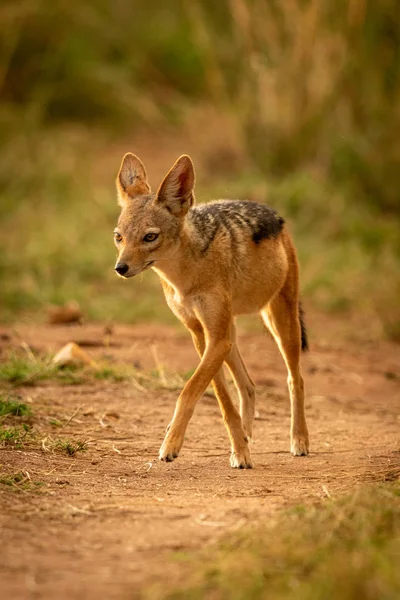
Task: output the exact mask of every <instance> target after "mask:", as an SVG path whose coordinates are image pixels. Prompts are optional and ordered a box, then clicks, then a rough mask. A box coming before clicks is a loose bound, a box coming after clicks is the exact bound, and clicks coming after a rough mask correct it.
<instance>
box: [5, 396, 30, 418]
mask: <svg viewBox="0 0 400 600" xmlns="http://www.w3.org/2000/svg"><path fill="white" fill-rule="evenodd" d="M31 414H32V410H31V409H30V407H29V406H28V405H27V404H24V403H23V402H20V400H19V399H15V398H14V397H13V396H9V395H7V396H6V395H4V394H0V417H6V416H9V415H13V416H15V417H29V416H31Z"/></svg>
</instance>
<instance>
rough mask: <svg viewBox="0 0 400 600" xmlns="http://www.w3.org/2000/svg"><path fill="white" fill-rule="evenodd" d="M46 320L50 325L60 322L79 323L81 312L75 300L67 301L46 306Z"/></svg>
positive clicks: (81, 319) (81, 317) (81, 318)
mask: <svg viewBox="0 0 400 600" xmlns="http://www.w3.org/2000/svg"><path fill="white" fill-rule="evenodd" d="M47 314H48V321H49V323H51V324H52V325H56V324H60V323H81V322H82V321H83V314H82V311H81V309H80V307H79V304H78V303H77V302H75V301H72V302H67V304H64V305H63V306H49V307H48V308H47Z"/></svg>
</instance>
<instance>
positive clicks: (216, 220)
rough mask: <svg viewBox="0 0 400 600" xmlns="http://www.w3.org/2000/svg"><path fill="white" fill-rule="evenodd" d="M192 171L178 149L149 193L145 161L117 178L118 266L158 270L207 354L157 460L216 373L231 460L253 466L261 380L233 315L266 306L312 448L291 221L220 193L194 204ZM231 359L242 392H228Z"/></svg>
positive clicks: (298, 424) (299, 444)
mask: <svg viewBox="0 0 400 600" xmlns="http://www.w3.org/2000/svg"><path fill="white" fill-rule="evenodd" d="M194 185H195V172H194V167H193V163H192V161H191V159H190V157H189V156H186V155H184V156H181V157H180V158H179V159H178V160H177V161H176V163H175V164H174V165H173V167H172V168H171V170H170V171H169V172H168V173H167V175H166V176H165V178H164V180H163V181H162V183H161V185H160V187H159V189H158V191H157V193H151V190H150V185H149V183H148V180H147V174H146V170H145V167H144V165H143V163H142V162H141V161H140V160H139V158H137V156H135V155H134V154H131V153H128V154H126V155H125V156H124V158H123V161H122V165H121V168H120V171H119V173H118V177H117V191H118V199H119V204H120V206H121V208H122V210H121V214H120V217H119V220H118V225H117V227H116V229H115V231H114V240H115V244H116V246H117V249H118V259H117V264H116V266H115V270H116V272H117V273H118V274H119V275H120V276H122V277H133V276H134V275H137V274H138V273H141V272H142V271H145V270H146V269H149V268H152V269H154V271H156V273H157V274H158V275H159V277H160V278H161V283H162V287H163V289H164V293H165V298H166V300H167V303H168V305H169V307H170V309H171V310H172V312H173V313H174V314H175V315H176V316H177V317H178V319H180V320H181V321H182V323H183V324H184V325H185V326H186V327H187V329H188V330H189V331H190V333H191V335H192V338H193V342H194V344H195V347H196V349H197V351H198V353H199V356H200V363H199V366H198V367H197V369H196V371H195V373H194V374H193V375H192V377H191V378H190V379H189V381H188V382H187V383H186V385H185V386H184V388H183V390H182V392H181V394H180V396H179V398H178V401H177V403H176V407H175V412H174V415H173V418H172V421H171V423H170V425H169V427H168V429H167V433H166V436H165V439H164V442H163V444H162V446H161V449H160V454H159V458H160V459H161V460H165V461H172V460H174V458H176V457H177V456H178V454H179V451H180V450H181V447H182V444H183V440H184V436H185V431H186V428H187V425H188V423H189V420H190V418H191V416H192V415H193V412H194V409H195V406H196V403H197V401H198V400H199V398H200V397H201V396H202V394H203V393H204V392H205V390H206V388H207V386H208V385H209V384H210V382H211V381H212V385H213V388H214V391H215V394H216V396H217V399H218V402H219V405H220V408H221V412H222V415H223V419H224V422H225V425H226V428H227V430H228V434H229V437H230V441H231V459H230V461H231V466H232V467H237V468H248V469H249V468H252V460H251V456H250V451H249V446H248V442H249V439H250V438H251V436H252V429H253V419H254V411H255V387H254V383H253V381H252V379H251V377H250V376H249V374H248V372H247V370H246V367H245V364H244V362H243V360H242V358H241V356H240V353H239V350H238V347H237V343H236V334H235V323H234V319H235V316H236V315H240V314H244V313H257V312H258V313H260V314H261V317H262V319H263V321H264V323H265V325H266V326H267V328H268V329H269V331H270V332H271V334H272V336H273V338H274V339H275V341H276V343H277V345H278V347H279V350H280V352H281V354H282V356H283V359H284V361H285V363H286V367H287V370H288V387H289V394H290V400H291V452H292V453H293V454H294V455H295V456H302V455H306V454H308V432H307V425H306V418H305V413H304V386H303V379H302V377H301V374H300V366H299V362H300V351H301V349H303V350H306V349H307V335H306V330H305V326H304V322H303V318H302V311H301V307H300V302H299V268H298V262H297V257H296V251H295V248H294V245H293V242H292V240H291V238H290V236H289V233H288V232H287V230H286V227H285V224H284V220H283V219H282V218H281V217H279V216H278V215H277V214H276V212H275V211H273V210H271V209H270V208H267V207H266V206H264V205H261V204H257V203H255V202H243V201H238V200H218V201H213V202H210V203H208V204H204V205H197V206H196V205H195V198H194ZM224 363H225V364H226V366H227V367H228V369H229V371H230V372H231V375H232V378H233V380H234V382H235V385H236V387H237V390H238V393H239V398H240V412H239V411H238V410H237V409H236V407H235V405H234V404H233V402H232V400H231V397H230V395H229V391H228V387H227V384H226V380H225V375H224V370H223V365H224Z"/></svg>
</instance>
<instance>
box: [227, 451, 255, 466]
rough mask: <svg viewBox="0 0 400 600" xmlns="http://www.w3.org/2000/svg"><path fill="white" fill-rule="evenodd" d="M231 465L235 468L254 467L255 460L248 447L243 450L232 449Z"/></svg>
mask: <svg viewBox="0 0 400 600" xmlns="http://www.w3.org/2000/svg"><path fill="white" fill-rule="evenodd" d="M231 467H233V468H234V469H252V468H253V462H252V460H251V456H250V452H249V449H248V448H245V449H244V450H243V452H235V451H233V450H232V454H231Z"/></svg>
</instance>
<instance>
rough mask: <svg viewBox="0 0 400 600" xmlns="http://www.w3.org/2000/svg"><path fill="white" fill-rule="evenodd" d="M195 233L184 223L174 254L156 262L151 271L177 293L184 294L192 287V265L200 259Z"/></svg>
mask: <svg viewBox="0 0 400 600" xmlns="http://www.w3.org/2000/svg"><path fill="white" fill-rule="evenodd" d="M200 250H201V249H200V247H199V244H198V243H197V240H196V236H195V232H194V231H193V230H192V227H191V226H190V224H189V223H185V225H184V227H183V229H182V231H181V233H180V239H179V244H178V246H177V248H176V250H175V252H174V253H173V254H172V255H171V256H170V257H169V258H168V259H165V260H160V261H157V262H156V264H155V265H154V267H153V270H154V271H156V273H157V274H158V275H159V277H161V279H163V280H164V281H166V282H167V283H168V284H169V285H171V286H172V287H173V288H174V289H175V290H176V291H177V292H179V293H181V294H184V293H185V291H186V290H188V289H189V288H190V287H191V286H192V281H191V280H192V277H193V272H194V269H193V265H194V264H196V262H197V261H198V260H200V259H201V251H200Z"/></svg>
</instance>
